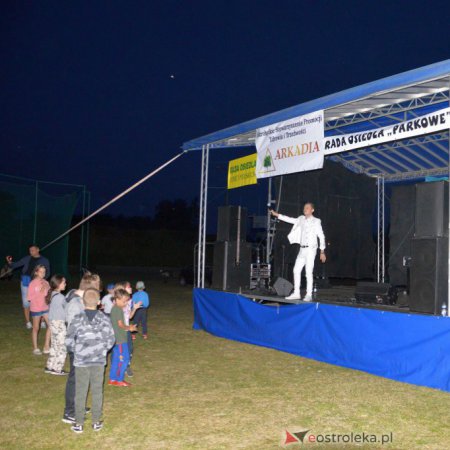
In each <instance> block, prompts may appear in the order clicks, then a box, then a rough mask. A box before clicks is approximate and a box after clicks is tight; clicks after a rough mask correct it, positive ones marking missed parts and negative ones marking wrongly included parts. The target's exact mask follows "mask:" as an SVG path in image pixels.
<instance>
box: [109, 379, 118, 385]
mask: <svg viewBox="0 0 450 450" xmlns="http://www.w3.org/2000/svg"><path fill="white" fill-rule="evenodd" d="M108 384H109V385H110V386H117V381H116V380H109V381H108Z"/></svg>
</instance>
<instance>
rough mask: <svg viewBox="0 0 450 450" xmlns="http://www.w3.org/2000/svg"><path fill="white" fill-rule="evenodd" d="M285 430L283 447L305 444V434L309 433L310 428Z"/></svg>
mask: <svg viewBox="0 0 450 450" xmlns="http://www.w3.org/2000/svg"><path fill="white" fill-rule="evenodd" d="M284 431H285V437H284V442H283V447H286V446H288V445H291V444H303V441H304V439H305V436H306V435H307V434H308V433H309V431H310V430H303V431H296V432H294V431H288V430H284Z"/></svg>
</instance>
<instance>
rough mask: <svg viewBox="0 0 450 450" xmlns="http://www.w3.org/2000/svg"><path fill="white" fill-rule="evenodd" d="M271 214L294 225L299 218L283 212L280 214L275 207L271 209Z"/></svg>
mask: <svg viewBox="0 0 450 450" xmlns="http://www.w3.org/2000/svg"><path fill="white" fill-rule="evenodd" d="M270 214H272V216H274V217H276V218H278V219H280V220H282V221H283V222H287V223H291V224H292V225H295V224H296V223H297V218H293V217H288V216H285V215H283V214H280V213H278V212H276V211H274V210H273V209H271V210H270Z"/></svg>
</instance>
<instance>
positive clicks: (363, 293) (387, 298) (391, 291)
mask: <svg viewBox="0 0 450 450" xmlns="http://www.w3.org/2000/svg"><path fill="white" fill-rule="evenodd" d="M355 299H356V301H357V302H358V303H371V304H376V305H395V303H396V301H397V290H396V289H395V288H394V287H393V286H392V285H391V284H389V283H376V282H367V281H364V282H363V281H361V282H358V283H357V284H356V291H355Z"/></svg>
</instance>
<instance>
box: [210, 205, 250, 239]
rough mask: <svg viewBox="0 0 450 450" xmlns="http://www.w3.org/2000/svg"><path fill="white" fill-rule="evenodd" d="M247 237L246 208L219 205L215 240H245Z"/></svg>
mask: <svg viewBox="0 0 450 450" xmlns="http://www.w3.org/2000/svg"><path fill="white" fill-rule="evenodd" d="M246 238H247V208H243V207H242V206H219V215H218V221H217V241H218V242H225V241H229V242H231V241H245V240H246Z"/></svg>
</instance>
